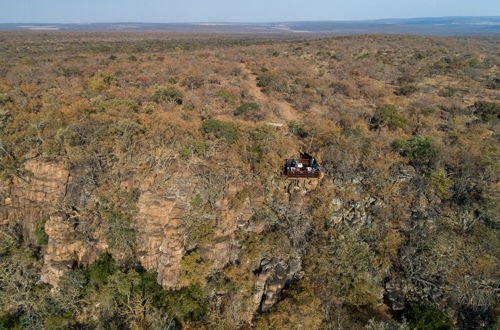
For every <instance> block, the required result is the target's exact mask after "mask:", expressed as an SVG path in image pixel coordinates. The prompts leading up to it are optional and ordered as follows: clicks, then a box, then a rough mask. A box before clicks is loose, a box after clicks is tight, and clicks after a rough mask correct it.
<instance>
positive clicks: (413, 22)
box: [0, 16, 500, 35]
mask: <svg viewBox="0 0 500 330" xmlns="http://www.w3.org/2000/svg"><path fill="white" fill-rule="evenodd" d="M0 30H13V31H164V32H193V33H197V32H200V33H203V32H212V33H292V34H297V33H304V34H306V33H322V34H365V33H401V34H428V35H477V34H496V33H500V16H488V17H421V18H409V19H401V18H388V19H377V20H359V21H303V22H300V21H296V22H275V23H224V22H220V23H219V22H206V23H204V22H201V23H129V22H118V23H80V24H78V23H66V24H58V23H54V24H46V23H44V24H35V23H0Z"/></svg>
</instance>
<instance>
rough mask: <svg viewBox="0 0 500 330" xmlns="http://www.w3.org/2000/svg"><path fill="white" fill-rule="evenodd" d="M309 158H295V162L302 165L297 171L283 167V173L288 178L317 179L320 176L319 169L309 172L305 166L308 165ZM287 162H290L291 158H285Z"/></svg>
mask: <svg viewBox="0 0 500 330" xmlns="http://www.w3.org/2000/svg"><path fill="white" fill-rule="evenodd" d="M310 159H311V158H301V159H297V160H296V161H297V163H301V164H303V166H304V167H302V168H300V169H299V172H294V171H292V170H291V169H290V168H286V167H285V168H284V174H285V175H286V176H287V177H288V178H289V179H319V178H320V177H321V171H320V170H316V171H312V172H309V171H307V167H308V166H309V161H310ZM285 161H286V162H287V163H291V162H292V159H286V160H285Z"/></svg>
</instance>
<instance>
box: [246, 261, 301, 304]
mask: <svg viewBox="0 0 500 330" xmlns="http://www.w3.org/2000/svg"><path fill="white" fill-rule="evenodd" d="M300 268H301V267H300V263H298V261H297V260H293V259H292V260H291V261H290V262H289V263H285V262H284V261H278V260H268V259H264V260H262V261H261V265H260V269H259V274H258V277H257V281H256V283H255V295H254V303H255V305H256V306H257V307H258V310H260V311H262V312H267V311H269V310H270V309H271V307H273V306H274V304H275V303H276V302H278V300H279V298H280V293H281V290H283V288H284V287H285V285H286V283H287V282H288V281H290V280H291V279H292V278H294V276H297V275H298V273H299V271H300Z"/></svg>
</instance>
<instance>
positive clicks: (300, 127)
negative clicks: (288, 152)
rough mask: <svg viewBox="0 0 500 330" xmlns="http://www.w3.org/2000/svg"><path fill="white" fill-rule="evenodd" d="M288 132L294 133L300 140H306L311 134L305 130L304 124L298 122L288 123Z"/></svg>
mask: <svg viewBox="0 0 500 330" xmlns="http://www.w3.org/2000/svg"><path fill="white" fill-rule="evenodd" d="M288 131H289V132H290V133H292V134H293V135H295V136H298V137H300V138H305V137H307V136H308V135H309V134H308V133H307V131H306V130H305V129H304V124H302V123H300V122H298V121H289V122H288Z"/></svg>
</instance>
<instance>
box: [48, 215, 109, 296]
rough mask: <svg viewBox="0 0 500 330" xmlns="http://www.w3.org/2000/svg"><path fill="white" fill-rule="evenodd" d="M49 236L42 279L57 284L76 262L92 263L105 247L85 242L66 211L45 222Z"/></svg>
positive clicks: (52, 216)
mask: <svg viewBox="0 0 500 330" xmlns="http://www.w3.org/2000/svg"><path fill="white" fill-rule="evenodd" d="M45 232H46V234H47V235H48V237H49V240H48V243H47V247H46V250H45V255H44V263H43V269H42V276H41V281H42V282H45V283H49V284H51V285H52V286H53V287H56V286H57V281H58V280H59V278H60V277H61V276H62V275H63V274H64V272H66V271H67V270H69V269H71V268H72V267H73V266H74V265H75V264H90V263H92V262H93V261H94V260H95V259H96V258H97V255H98V253H97V252H98V251H99V250H102V249H103V247H99V246H96V245H90V244H85V243H84V242H83V241H82V240H81V239H80V237H79V234H78V232H77V231H76V230H75V224H74V223H73V222H72V221H71V219H70V218H69V217H68V216H67V215H66V214H64V213H60V212H59V213H54V214H52V215H51V216H50V218H49V220H48V221H47V222H46V223H45Z"/></svg>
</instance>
